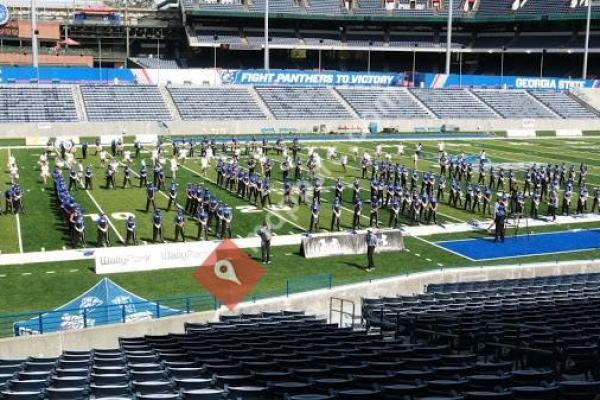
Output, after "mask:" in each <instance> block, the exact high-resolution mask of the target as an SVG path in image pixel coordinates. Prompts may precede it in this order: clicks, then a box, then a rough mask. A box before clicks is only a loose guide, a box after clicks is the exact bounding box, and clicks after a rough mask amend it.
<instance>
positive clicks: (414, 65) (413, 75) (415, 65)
mask: <svg viewBox="0 0 600 400" xmlns="http://www.w3.org/2000/svg"><path fill="white" fill-rule="evenodd" d="M418 45H419V44H418V43H413V60H412V84H413V87H414V86H415V74H416V70H417V46H418Z"/></svg>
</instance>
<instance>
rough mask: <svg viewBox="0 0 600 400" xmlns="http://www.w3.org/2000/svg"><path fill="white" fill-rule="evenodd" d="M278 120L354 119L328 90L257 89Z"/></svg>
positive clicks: (316, 88)
mask: <svg viewBox="0 0 600 400" xmlns="http://www.w3.org/2000/svg"><path fill="white" fill-rule="evenodd" d="M256 91H257V92H258V94H259V95H260V97H261V98H262V100H263V101H264V102H265V104H266V105H267V107H268V108H269V110H271V112H272V113H273V115H274V116H275V118H277V119H284V120H285V119H290V120H301V119H323V120H327V119H353V118H354V117H353V116H352V115H351V114H350V113H349V112H348V111H347V110H346V108H345V107H344V106H343V105H342V104H341V103H340V102H339V101H338V99H337V98H336V97H335V96H334V95H333V94H332V93H331V92H330V89H328V88H321V87H315V88H311V87H306V88H292V87H257V88H256Z"/></svg>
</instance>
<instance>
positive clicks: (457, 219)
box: [323, 143, 466, 222]
mask: <svg viewBox="0 0 600 400" xmlns="http://www.w3.org/2000/svg"><path fill="white" fill-rule="evenodd" d="M340 144H342V145H345V144H344V143H340ZM357 147H360V146H357ZM360 148H361V149H364V150H370V149H368V148H365V147H360ZM338 153H340V154H345V155H348V156H351V154H350V153H346V152H342V151H338ZM323 160H324V161H325V162H328V163H331V164H333V165H340V166H341V164H339V163H337V162H334V161H333V160H328V159H323ZM348 167H350V168H353V169H356V170H361V168H358V167H354V166H352V165H348ZM323 177H324V178H327V179H332V180H335V179H336V178H334V177H331V176H326V175H323ZM360 190H362V191H363V192H370V190H369V189H365V188H363V187H362V185H361V187H360ZM437 214H438V215H441V216H443V217H446V218H448V219H451V220H453V221H457V222H466V221H465V220H464V219H460V218H457V217H453V216H452V215H448V214H444V213H441V212H439V211H438V213H437Z"/></svg>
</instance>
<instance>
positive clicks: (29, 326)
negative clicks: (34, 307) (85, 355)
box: [14, 278, 181, 336]
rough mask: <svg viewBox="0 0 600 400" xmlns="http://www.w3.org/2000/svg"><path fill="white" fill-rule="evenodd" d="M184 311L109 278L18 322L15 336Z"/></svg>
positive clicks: (80, 327)
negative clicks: (149, 299)
mask: <svg viewBox="0 0 600 400" xmlns="http://www.w3.org/2000/svg"><path fill="white" fill-rule="evenodd" d="M179 313H181V311H179V310H175V309H172V308H169V307H165V306H161V305H159V304H157V303H155V302H152V301H148V300H146V299H143V298H141V297H139V296H137V295H135V294H133V293H131V292H128V291H127V290H125V289H123V288H122V287H120V286H119V285H117V284H115V283H114V282H113V281H111V280H110V279H108V278H104V279H102V280H101V281H100V282H98V283H97V284H96V285H95V286H94V287H92V288H91V289H89V290H88V291H87V292H85V293H83V294H82V295H80V296H79V297H77V298H76V299H73V300H71V301H70V302H68V303H67V304H65V305H63V306H61V307H58V308H57V309H55V310H53V311H49V312H44V313H42V314H41V316H38V317H36V318H32V319H29V320H25V321H18V322H15V323H14V333H15V336H20V335H32V334H40V333H48V332H56V331H65V330H73V329H82V328H86V327H91V326H98V325H107V324H117V323H122V322H130V321H137V320H142V319H152V318H158V317H166V316H169V315H174V314H179Z"/></svg>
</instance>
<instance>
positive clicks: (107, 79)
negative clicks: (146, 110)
mask: <svg viewBox="0 0 600 400" xmlns="http://www.w3.org/2000/svg"><path fill="white" fill-rule="evenodd" d="M38 77H39V80H40V83H52V82H59V83H103V84H113V83H116V82H118V83H121V84H122V83H134V82H135V76H134V75H133V72H132V71H131V70H130V69H119V68H88V67H41V68H39V70H38V69H36V68H33V67H3V68H0V83H29V82H30V81H36V80H37V79H38Z"/></svg>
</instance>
